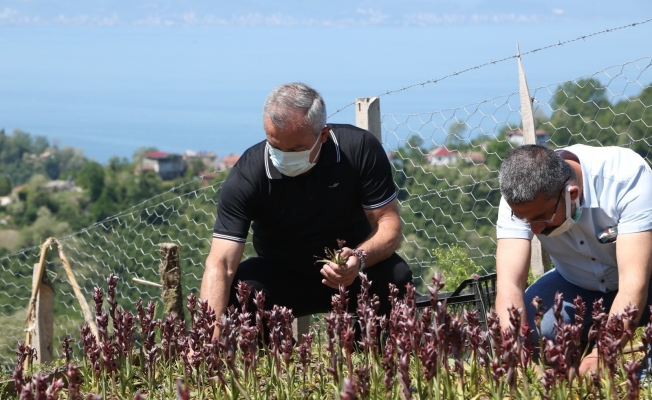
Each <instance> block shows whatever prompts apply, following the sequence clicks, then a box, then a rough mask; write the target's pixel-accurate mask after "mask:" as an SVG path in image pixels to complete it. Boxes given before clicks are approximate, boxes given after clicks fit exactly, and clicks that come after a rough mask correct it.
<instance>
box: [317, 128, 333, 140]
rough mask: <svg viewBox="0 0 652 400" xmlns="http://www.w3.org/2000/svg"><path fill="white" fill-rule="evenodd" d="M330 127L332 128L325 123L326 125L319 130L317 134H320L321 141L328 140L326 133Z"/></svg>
mask: <svg viewBox="0 0 652 400" xmlns="http://www.w3.org/2000/svg"><path fill="white" fill-rule="evenodd" d="M331 129H332V128H331V126H330V125H326V126H324V128H323V129H322V130H321V132H320V133H319V134H320V135H321V142H322V143H326V141H327V140H328V134H329V133H330V131H331Z"/></svg>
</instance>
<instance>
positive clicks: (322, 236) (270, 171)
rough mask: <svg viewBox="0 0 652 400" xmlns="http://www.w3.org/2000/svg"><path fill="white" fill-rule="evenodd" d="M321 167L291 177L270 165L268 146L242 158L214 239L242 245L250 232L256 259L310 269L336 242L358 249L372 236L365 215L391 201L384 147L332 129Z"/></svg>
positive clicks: (363, 135) (222, 201)
mask: <svg viewBox="0 0 652 400" xmlns="http://www.w3.org/2000/svg"><path fill="white" fill-rule="evenodd" d="M330 126H331V127H332V130H331V132H330V135H329V137H328V140H327V141H326V142H325V143H324V144H323V145H322V148H321V152H320V155H319V160H318V161H317V165H315V166H314V167H313V168H312V169H311V170H310V171H308V172H307V173H304V174H302V175H299V176H296V177H288V176H285V175H283V174H281V173H280V172H279V171H278V170H277V169H276V168H275V167H274V165H273V164H272V161H271V159H270V157H269V154H268V151H267V146H265V143H266V141H262V142H260V143H258V144H256V145H254V146H252V147H250V148H249V149H248V150H247V151H245V153H244V154H243V155H242V157H240V159H239V160H238V162H237V163H236V165H235V166H234V167H233V169H232V170H231V172H230V173H229V175H228V177H227V178H226V181H225V182H224V184H223V185H222V189H221V191H220V198H219V202H218V205H217V220H216V221H215V228H214V233H213V237H216V238H220V239H227V240H233V241H236V242H242V243H244V242H245V240H246V238H247V234H248V231H249V226H250V224H251V223H252V222H253V224H252V225H251V227H252V230H253V245H254V248H255V250H256V252H257V253H258V255H259V256H260V257H265V258H269V259H271V260H273V261H275V262H277V263H282V264H283V265H286V266H288V267H296V268H301V267H302V266H303V265H305V264H306V263H310V264H314V262H315V261H316V259H315V257H314V256H322V255H323V254H324V247H329V248H335V247H336V246H337V243H336V239H344V240H346V241H347V246H349V247H355V246H357V245H358V244H359V243H361V242H362V241H364V240H365V239H366V238H367V237H368V236H369V234H370V233H371V226H370V225H369V221H368V220H367V218H366V216H365V214H364V210H365V209H374V208H378V207H382V206H384V205H386V204H388V203H389V202H391V201H392V200H393V199H394V198H395V197H396V190H395V187H394V182H393V180H392V172H391V166H390V163H389V160H388V159H387V155H386V154H385V151H384V150H383V147H382V145H381V144H380V143H379V142H378V140H377V139H376V138H375V137H374V136H373V135H372V134H371V133H369V132H368V131H366V130H363V129H359V128H356V127H354V126H352V125H343V124H333V125H330Z"/></svg>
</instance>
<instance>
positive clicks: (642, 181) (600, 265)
mask: <svg viewBox="0 0 652 400" xmlns="http://www.w3.org/2000/svg"><path fill="white" fill-rule="evenodd" d="M500 192H501V194H502V200H501V202H500V208H499V216H498V223H497V238H498V249H497V251H496V270H497V273H498V283H497V284H498V294H497V298H496V311H497V313H498V315H499V317H500V320H501V324H502V325H503V328H504V327H505V326H506V324H508V323H509V318H508V312H507V308H508V307H509V306H511V305H514V306H516V307H523V309H524V310H525V311H526V314H527V321H528V323H529V325H530V327H531V328H532V329H534V327H535V325H534V308H533V306H532V305H531V302H532V299H533V298H534V297H535V296H539V297H540V298H542V300H543V305H544V307H545V309H546V310H547V312H546V313H545V315H544V317H543V321H542V324H541V329H542V334H543V335H544V337H546V338H549V339H553V338H554V329H553V324H554V322H555V321H554V317H553V315H552V311H551V307H552V303H553V300H554V296H555V293H556V292H557V291H559V292H561V293H562V294H563V296H564V307H563V316H564V320H565V322H567V323H572V322H574V315H573V307H572V302H573V300H574V299H575V297H577V296H578V295H579V296H580V297H581V298H582V299H583V300H584V302H585V303H586V305H587V310H589V313H590V310H592V307H593V302H594V301H595V300H596V299H598V298H603V299H604V306H605V309H607V310H609V313H610V314H611V315H613V314H616V313H622V312H623V309H624V308H625V306H626V305H627V304H628V303H630V304H632V305H635V306H636V307H638V310H639V321H638V322H640V323H641V324H646V323H647V322H648V321H649V317H650V311H649V309H648V304H649V303H650V300H652V296H651V294H652V293H651V289H652V287H651V285H650V272H651V271H652V231H651V229H652V172H651V171H650V166H649V165H648V164H647V163H646V162H645V160H643V159H642V158H641V157H640V156H639V155H638V154H636V153H634V152H633V151H631V150H629V149H624V148H619V147H604V148H601V147H589V146H584V145H574V146H570V147H567V148H565V149H560V150H558V151H552V150H550V149H548V148H546V147H544V146H538V145H525V146H520V147H518V148H516V149H514V150H512V151H511V152H510V153H509V155H508V156H507V157H506V158H505V160H504V161H503V163H502V166H501V168H500ZM533 235H537V237H538V238H539V240H540V241H541V245H542V246H543V247H544V248H545V249H546V251H548V253H549V254H550V256H551V258H552V261H553V263H554V265H555V268H554V269H552V270H551V271H549V272H547V273H546V274H544V275H543V276H542V277H541V278H539V279H538V280H537V281H536V282H535V283H534V284H533V285H532V286H530V287H529V288H527V290H525V286H526V280H527V273H528V268H529V265H530V240H531V239H532V237H533ZM524 291H525V293H524ZM641 315H642V317H641ZM591 324H592V320H591V318H590V314H589V315H588V316H587V318H585V319H584V331H583V340H584V341H587V337H588V336H587V335H588V329H589V327H590V326H591ZM535 343H538V340H537V341H536V342H535ZM596 356H597V350H596V349H594V350H593V352H592V353H591V354H589V355H587V357H585V358H584V360H583V361H582V364H581V365H580V372H581V373H585V372H587V371H589V370H592V371H594V370H596V368H597V361H598V359H597V357H596Z"/></svg>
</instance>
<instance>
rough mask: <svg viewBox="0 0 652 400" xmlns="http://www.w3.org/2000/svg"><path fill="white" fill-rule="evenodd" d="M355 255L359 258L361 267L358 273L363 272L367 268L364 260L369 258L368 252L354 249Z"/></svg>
mask: <svg viewBox="0 0 652 400" xmlns="http://www.w3.org/2000/svg"><path fill="white" fill-rule="evenodd" d="M353 255H355V256H356V257H358V260H360V267H359V268H358V272H362V270H363V269H364V268H365V267H366V265H365V262H364V259H365V258H366V257H367V252H365V251H364V250H360V249H354V250H353Z"/></svg>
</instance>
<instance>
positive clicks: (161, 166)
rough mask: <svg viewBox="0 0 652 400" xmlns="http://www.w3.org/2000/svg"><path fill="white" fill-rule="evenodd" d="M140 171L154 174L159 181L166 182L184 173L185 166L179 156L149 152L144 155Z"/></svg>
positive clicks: (161, 152)
mask: <svg viewBox="0 0 652 400" xmlns="http://www.w3.org/2000/svg"><path fill="white" fill-rule="evenodd" d="M140 170H141V171H143V172H145V171H153V172H156V173H157V174H159V175H160V176H161V179H163V180H168V179H174V178H178V177H180V176H182V175H183V173H184V172H185V171H186V164H185V162H184V161H183V157H181V155H179V154H172V153H166V152H163V151H150V152H149V153H145V155H144V157H143V163H142V165H141V168H140Z"/></svg>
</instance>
